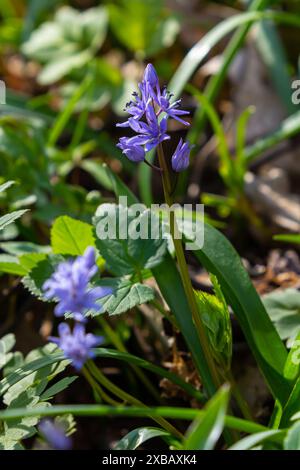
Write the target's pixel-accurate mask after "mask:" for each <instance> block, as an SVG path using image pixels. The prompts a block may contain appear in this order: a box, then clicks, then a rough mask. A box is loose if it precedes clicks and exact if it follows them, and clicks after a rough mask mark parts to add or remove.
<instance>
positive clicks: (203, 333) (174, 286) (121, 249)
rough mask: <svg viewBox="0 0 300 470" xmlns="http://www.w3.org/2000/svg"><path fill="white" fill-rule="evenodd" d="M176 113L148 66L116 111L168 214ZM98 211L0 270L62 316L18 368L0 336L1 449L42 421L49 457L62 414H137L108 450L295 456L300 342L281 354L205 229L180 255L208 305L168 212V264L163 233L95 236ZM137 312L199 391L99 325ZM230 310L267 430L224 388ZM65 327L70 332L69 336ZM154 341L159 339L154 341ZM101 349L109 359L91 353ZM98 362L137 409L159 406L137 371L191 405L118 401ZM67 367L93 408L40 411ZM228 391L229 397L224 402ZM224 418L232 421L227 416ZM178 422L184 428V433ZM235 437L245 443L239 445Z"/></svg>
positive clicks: (130, 149)
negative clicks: (262, 395) (120, 368)
mask: <svg viewBox="0 0 300 470" xmlns="http://www.w3.org/2000/svg"><path fill="white" fill-rule="evenodd" d="M179 106H180V101H175V102H172V97H171V95H170V94H169V93H168V92H167V90H166V89H163V90H161V88H160V85H159V81H158V77H157V74H156V71H155V69H154V68H153V66H152V65H148V66H147V68H146V70H145V73H144V77H143V81H142V82H141V83H140V85H139V94H135V95H134V97H133V100H132V101H131V102H130V103H128V105H127V108H126V109H127V111H128V113H129V115H130V117H129V119H128V120H127V121H126V122H124V123H123V124H121V126H122V127H129V128H130V129H131V130H132V131H133V132H134V135H132V136H130V137H122V138H121V139H120V142H119V144H118V145H119V147H120V148H121V149H122V152H123V154H124V156H126V158H128V159H130V160H131V161H133V162H136V163H139V162H146V163H147V152H149V151H152V150H154V149H156V150H157V155H158V166H154V165H152V163H151V165H152V167H153V169H154V170H155V171H157V172H158V173H159V174H160V175H161V178H162V184H163V190H164V196H165V202H166V204H167V205H168V206H169V207H170V208H171V207H172V203H173V194H174V184H173V182H174V181H176V174H177V173H178V172H181V171H183V170H185V169H186V168H187V166H188V165H189V151H190V146H189V144H188V143H186V142H183V141H182V140H180V141H179V142H178V145H177V148H176V150H175V152H174V154H173V155H172V156H167V155H165V154H164V149H163V142H164V141H165V140H168V139H170V136H169V134H168V129H167V124H168V120H169V119H175V120H178V121H179V122H181V123H182V124H183V125H188V123H187V122H186V121H185V120H184V119H183V117H184V116H186V115H187V114H188V113H187V112H186V111H184V110H181V109H180V107H179ZM149 164H150V163H149ZM110 177H111V179H112V181H113V190H114V192H115V194H116V197H120V196H125V195H126V196H127V198H128V201H129V203H130V204H129V205H131V206H133V205H134V204H135V203H138V200H137V197H136V196H135V195H134V194H133V193H132V192H131V191H130V189H129V188H127V187H126V185H125V184H124V183H123V182H122V181H121V180H119V179H118V177H117V176H116V175H114V174H112V173H111V174H110ZM0 191H1V187H0ZM103 206H104V208H105V209H107V210H108V216H107V217H108V219H107V220H108V223H109V222H110V220H111V221H113V220H115V219H116V217H115V215H116V213H117V212H119V215H121V216H122V217H123V216H127V219H129V221H130V222H133V223H134V224H135V226H138V225H139V223H140V222H141V221H144V219H145V217H144V216H145V213H146V212H149V210H147V211H145V213H141V214H140V215H139V216H136V215H134V214H132V213H130V207H129V208H128V209H127V208H125V207H121V208H120V206H117V205H116V204H102V205H101V206H100V209H101V208H103ZM100 213H101V211H97V212H96V214H95V218H94V220H93V225H90V224H87V223H84V222H81V221H79V220H75V219H72V218H71V217H68V216H62V217H59V218H58V219H56V221H55V222H54V224H53V226H52V229H51V247H49V249H47V251H45V250H41V249H39V248H40V247H38V246H31V251H30V252H22V253H20V254H18V256H15V257H14V259H13V260H10V268H11V269H12V268H14V269H15V270H16V271H17V270H18V271H17V273H19V274H20V275H22V276H23V284H24V285H25V287H27V288H28V289H29V290H30V291H31V292H32V293H33V294H34V295H37V296H38V297H39V298H40V299H42V300H44V301H49V300H50V301H54V302H56V306H55V309H54V313H55V315H56V316H57V317H58V318H61V317H65V321H63V322H61V323H60V324H59V325H58V333H59V336H58V337H53V336H51V337H50V338H49V340H50V343H49V344H47V345H46V347H45V348H43V349H42V351H40V352H35V354H34V357H33V358H26V360H25V361H21V362H20V361H19V362H18V361H17V357H16V356H14V354H17V353H11V352H10V349H11V347H12V345H13V342H12V341H11V338H10V337H4V338H3V339H2V341H1V342H0V367H1V366H2V364H4V365H5V368H4V378H3V379H2V380H1V382H0V395H1V396H3V397H4V398H3V403H4V405H6V407H7V408H6V409H4V410H2V411H0V420H1V424H2V426H1V429H2V431H1V433H0V447H1V446H2V448H20V447H21V441H22V440H23V439H26V438H27V437H30V436H32V435H33V434H34V433H35V432H36V428H35V427H34V426H36V424H37V423H38V420H39V419H41V422H40V426H39V428H38V429H40V434H41V435H42V436H44V438H45V439H46V440H47V442H48V443H50V444H51V443H52V444H51V445H52V446H53V447H57V448H62V447H66V448H67V447H69V446H70V442H69V440H68V439H65V437H64V435H63V434H62V432H61V428H60V429H58V428H57V426H56V424H57V423H56V422H52V421H51V420H50V421H43V420H44V419H49V417H51V416H53V417H56V419H58V417H60V415H67V416H69V415H70V414H72V415H80V416H133V417H134V416H139V417H145V418H150V419H152V420H153V421H155V422H156V423H157V424H158V425H159V427H156V428H153V427H147V426H146V427H143V428H137V429H133V430H131V431H130V432H129V434H128V435H127V436H125V437H124V438H123V439H121V440H120V441H119V442H118V444H117V445H116V447H115V448H116V449H135V448H137V447H138V446H139V445H141V444H142V443H143V442H145V441H147V440H148V439H151V438H152V437H161V438H162V439H163V440H164V441H165V442H166V443H167V444H168V445H169V446H171V447H172V448H176V449H193V450H195V449H199V450H201V449H203V450H210V449H213V448H215V447H216V446H218V445H219V444H218V441H219V439H220V438H221V435H222V436H223V437H222V439H223V440H222V441H221V442H222V444H224V441H225V442H226V444H227V448H228V447H229V448H230V449H233V450H240V449H251V448H253V447H255V448H268V449H281V448H284V449H291V448H295V446H296V447H297V445H298V444H297V443H298V442H299V439H296V436H297V435H299V421H297V420H299V417H300V415H299V412H300V406H299V402H300V401H299V390H300V379H299V372H300V367H299V362H298V361H296V362H295V353H296V352H297V351H296V349H295V348H296V347H298V348H299V346H297V345H298V342H299V340H300V337H298V338H297V339H296V342H295V347H294V348H292V350H291V352H290V353H289V354H287V351H286V348H285V346H284V344H283V342H282V341H281V339H280V337H279V335H278V333H277V331H276V330H275V328H274V326H273V324H272V322H271V321H270V318H269V317H268V315H267V312H266V310H265V308H264V305H263V303H262V302H261V299H260V298H259V296H258V294H257V292H256V290H255V289H254V287H253V285H252V283H251V281H250V279H249V277H248V274H247V272H246V271H245V269H244V267H243V265H242V263H241V260H240V258H239V256H238V254H237V253H236V251H235V250H234V248H233V247H232V246H231V244H230V243H229V241H228V240H227V239H226V238H225V237H224V236H223V235H222V234H221V233H220V232H218V231H217V230H216V229H214V228H213V227H211V226H210V225H208V224H204V244H203V245H201V246H199V249H198V248H196V250H195V251H193V253H191V254H193V255H194V257H195V258H196V260H197V261H198V262H200V263H201V265H202V266H203V267H204V268H205V269H206V270H207V271H208V272H209V273H210V275H211V280H212V285H213V291H214V295H211V294H207V293H204V292H201V291H195V290H194V289H193V287H192V283H191V279H190V276H189V272H188V267H187V263H186V259H185V253H184V250H183V246H182V241H181V238H180V237H178V236H177V233H178V231H179V229H178V227H177V220H176V218H175V213H174V212H172V211H170V217H169V225H170V227H169V229H170V233H171V235H172V238H173V245H174V251H175V255H176V260H174V259H173V258H172V256H171V254H170V253H168V245H167V242H166V239H165V238H164V237H163V234H162V236H161V238H158V239H151V238H143V237H141V238H134V237H131V238H130V233H129V230H128V232H126V230H125V232H126V234H127V237H121V236H119V235H117V236H116V237H115V238H109V237H108V238H105V239H104V238H101V237H97V234H98V231H97V224H98V222H99V217H100V216H99V214H100ZM110 217H111V218H110ZM122 217H120V219H122ZM5 221H6V219H5ZM119 221H120V220H119ZM180 230H181V231H182V232H183V236H184V237H185V238H186V239H189V234H190V231H189V229H188V227H186V225H185V224H183V225H182V227H180ZM34 248H35V249H34ZM104 270H105V272H107V273H109V275H110V277H108V278H105V277H102V276H101V277H100V271H102V272H103V271H104ZM149 277H152V278H153V281H154V280H155V282H152V283H151V285H149V283H146V282H145V280H146V279H149ZM157 287H158V288H159V291H160V294H161V296H162V297H163V299H164V303H163V302H161V298H160V296H159V294H158V289H157ZM146 303H147V304H148V305H149V307H150V308H151V309H152V310H153V312H155V315H160V314H161V315H163V316H164V317H165V319H166V321H169V322H170V323H171V325H172V328H174V329H175V330H179V331H180V333H181V334H182V337H183V338H184V340H185V343H186V346H187V348H188V351H189V352H190V354H191V357H192V359H193V364H194V366H195V370H196V372H197V373H198V376H199V377H200V379H201V389H200V387H198V388H195V387H194V386H192V385H191V383H189V381H188V380H186V379H185V378H182V377H180V376H179V375H177V374H175V373H174V372H171V371H169V370H168V369H167V368H164V367H160V366H158V365H156V364H153V363H150V362H149V361H147V360H145V359H144V358H140V357H138V356H134V355H132V354H130V353H129V352H128V351H127V349H126V345H125V344H124V339H123V338H122V336H121V335H119V334H118V331H117V329H116V330H114V329H113V328H112V326H111V324H110V322H109V321H107V319H106V317H105V316H104V314H108V316H111V315H115V316H116V315H119V314H121V313H125V312H128V311H131V313H133V314H139V315H140V314H141V309H140V306H141V305H142V304H146ZM166 305H167V306H168V308H167V307H166ZM229 306H230V307H231V309H232V311H233V313H234V315H235V316H236V318H237V321H238V322H239V324H240V327H241V329H242V330H243V333H244V336H245V339H246V341H247V343H248V345H249V348H250V349H251V352H252V354H253V357H254V358H255V360H256V361H257V364H258V366H259V368H260V370H261V372H262V375H263V377H264V379H265V382H266V384H267V386H268V388H269V390H270V392H271V393H272V396H273V398H274V403H275V405H274V412H273V416H272V419H271V422H270V423H269V424H268V426H263V425H261V424H258V423H257V422H256V421H255V419H254V418H253V417H252V416H251V412H250V411H249V409H248V406H247V404H246V403H245V401H244V399H243V397H242V396H241V394H240V392H239V390H238V388H237V386H236V384H235V380H234V377H233V374H232V371H231V358H232V331H231V323H230V317H229ZM90 317H95V319H96V320H97V321H98V322H99V326H100V328H101V330H102V332H101V335H103V337H102V336H97V335H96V334H93V333H87V332H86V323H87V320H88V318H90ZM139 318H140V317H139ZM68 322H73V325H72V328H71V326H70V325H69V323H68ZM74 323H75V324H74ZM120 323H121V321H120ZM91 326H92V325H90V326H89V327H91ZM157 335H158V337H159V336H160V332H157ZM8 336H9V335H8ZM104 341H107V342H109V343H110V344H112V345H113V346H114V348H115V349H107V348H103V347H99V345H100V344H103V342H104ZM53 343H54V344H53ZM57 346H58V347H57ZM97 346H98V347H97ZM100 358H109V359H110V360H111V359H114V360H119V361H123V362H126V363H127V364H128V365H129V367H130V368H131V372H132V373H133V374H134V376H135V377H136V378H138V379H139V381H140V382H141V383H142V384H143V385H144V386H146V388H147V391H148V392H149V394H148V398H147V399H145V402H146V401H147V403H148V402H149V401H150V395H151V397H152V398H151V399H152V400H155V402H154V403H155V405H156V404H157V403H159V404H161V396H160V395H161V394H160V393H159V391H158V389H157V387H156V386H155V383H154V382H153V380H152V378H151V380H150V378H149V376H148V375H147V372H145V371H150V372H151V373H152V374H155V375H156V376H159V377H163V378H164V379H168V380H169V381H170V382H171V383H172V384H175V385H176V386H177V387H180V388H181V389H182V390H183V391H184V392H185V394H186V397H189V398H190V399H193V404H194V405H193V407H185V408H179V407H169V406H168V407H165V406H155V407H151V406H148V404H146V403H144V402H143V401H141V400H140V399H139V398H137V397H136V396H134V395H136V393H134V395H132V394H131V393H130V392H131V388H130V384H129V381H128V386H127V387H126V391H125V390H124V389H123V388H121V387H120V386H118V385H116V384H115V383H114V382H113V381H112V380H110V379H109V378H108V377H107V376H106V375H105V374H104V373H103V371H102V370H101V363H100V361H99V359H100ZM70 364H71V365H72V366H73V367H74V368H75V371H77V372H78V373H80V374H82V376H83V377H84V378H85V379H86V380H87V382H88V383H89V384H90V386H91V387H92V390H93V392H94V397H95V400H96V404H89V405H85V404H79V405H78V404H74V405H66V406H56V405H52V406H49V404H50V403H49V401H50V400H51V399H52V398H53V396H55V394H56V393H58V392H59V391H61V390H63V389H64V388H66V387H67V386H71V382H72V381H73V380H74V377H65V378H64V379H62V380H61V381H58V382H56V383H55V384H54V385H52V384H51V386H50V387H49V388H47V387H48V383H49V382H50V381H51V380H53V378H54V377H55V375H57V374H58V373H60V372H62V371H63V370H64V368H65V367H66V366H67V365H70ZM143 369H144V370H145V371H144V370H143ZM66 379H67V380H66ZM45 388H46V390H45ZM128 389H129V391H127V390H128ZM230 391H232V395H233V397H234V401H232V402H231V403H230V400H229V399H230V396H229V394H230ZM135 392H136V389H135ZM24 395H25V396H26V398H27V399H26V400H24ZM24 403H25V405H24ZM151 403H153V401H152V402H151ZM196 403H197V404H198V406H195V404H196ZM236 405H238V407H237V406H236ZM233 411H234V412H237V413H238V416H237V417H236V416H234V414H233ZM241 415H242V418H241V417H240V416H241ZM33 417H35V419H33ZM61 418H65V416H63V417H61ZM173 419H178V420H180V422H179V424H178V423H176V424H175V422H174V423H173V422H170V421H169V420H173ZM184 420H186V421H192V424H191V425H190V426H184V424H182V423H183V421H184ZM294 420H295V423H294ZM32 423H33V424H32ZM45 423H46V424H45ZM25 424H26V425H27V427H26V432H25V434H24V426H25ZM63 429H65V426H64V427H63ZM66 429H68V426H67V427H66ZM20 430H23V431H22V433H20V432H21V431H20ZM239 432H242V433H246V434H249V435H248V436H246V437H243V438H242V439H240V435H239ZM297 433H298V434H297ZM67 437H68V434H67ZM22 445H23V443H22Z"/></svg>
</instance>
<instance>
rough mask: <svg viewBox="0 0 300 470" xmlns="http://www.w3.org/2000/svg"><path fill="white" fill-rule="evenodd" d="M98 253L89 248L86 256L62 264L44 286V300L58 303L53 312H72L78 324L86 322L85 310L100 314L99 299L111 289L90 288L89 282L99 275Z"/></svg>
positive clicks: (59, 313)
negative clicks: (96, 255) (96, 259)
mask: <svg viewBox="0 0 300 470" xmlns="http://www.w3.org/2000/svg"><path fill="white" fill-rule="evenodd" d="M97 271H98V268H97V265H96V261H95V250H94V248H93V247H88V248H87V249H86V251H85V253H84V255H83V256H78V257H77V258H76V259H75V260H70V261H65V262H63V263H60V264H59V265H58V266H57V268H56V270H55V272H54V273H53V274H52V276H51V278H50V279H48V280H47V281H46V282H45V283H44V285H43V290H44V291H45V297H46V298H47V299H53V300H58V304H57V305H56V307H55V310H54V313H55V315H56V316H58V317H61V316H63V315H64V314H65V313H72V314H73V317H74V319H75V320H76V321H85V317H84V313H85V311H86V310H90V309H92V310H95V311H101V309H102V306H101V305H100V304H99V303H96V301H97V300H98V299H101V298H102V297H104V296H106V295H108V294H110V293H111V292H112V289H110V288H108V287H95V288H91V287H89V281H90V280H91V279H92V277H93V276H94V275H95V274H96V273H97Z"/></svg>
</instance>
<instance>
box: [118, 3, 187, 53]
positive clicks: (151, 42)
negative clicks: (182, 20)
mask: <svg viewBox="0 0 300 470" xmlns="http://www.w3.org/2000/svg"><path fill="white" fill-rule="evenodd" d="M109 14H110V24H111V27H112V30H113V32H114V34H115V36H116V37H117V38H118V39H119V41H121V43H122V44H124V45H125V46H126V47H127V48H128V49H131V50H132V51H134V52H136V53H138V54H140V55H142V56H144V57H146V56H152V55H154V54H157V53H158V52H159V51H160V50H161V49H163V48H166V47H169V46H171V45H172V44H173V42H174V40H175V37H176V35H177V33H178V31H179V24H178V20H177V18H176V16H175V15H170V14H169V15H166V14H165V12H164V10H163V1H162V0H144V1H143V2H140V1H139V0H118V1H117V2H114V3H111V4H110V5H109ZM129 31H130V34H128V32H129Z"/></svg>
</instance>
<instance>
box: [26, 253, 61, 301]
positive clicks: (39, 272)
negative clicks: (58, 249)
mask: <svg viewBox="0 0 300 470" xmlns="http://www.w3.org/2000/svg"><path fill="white" fill-rule="evenodd" d="M62 260H63V259H62V258H61V257H60V256H53V255H52V256H51V255H50V256H49V257H48V258H47V259H44V260H42V261H39V262H38V263H37V264H36V265H35V266H34V267H33V268H32V269H31V271H30V272H29V273H28V274H27V275H26V276H24V277H23V279H22V283H23V285H24V286H25V287H26V289H28V290H29V292H30V293H31V294H32V295H34V296H36V297H38V298H39V299H41V300H44V301H47V299H46V298H45V297H44V293H43V289H42V288H43V285H44V283H45V282H46V281H47V279H49V278H50V277H51V276H52V274H53V272H54V270H55V267H56V266H57V264H58V263H59V262H61V261H62ZM48 301H49V300H48Z"/></svg>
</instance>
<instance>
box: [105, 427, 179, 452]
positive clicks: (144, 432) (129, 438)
mask: <svg viewBox="0 0 300 470" xmlns="http://www.w3.org/2000/svg"><path fill="white" fill-rule="evenodd" d="M160 436H170V434H169V433H168V432H167V431H164V430H163V429H159V428H150V427H147V428H137V429H134V430H133V431H130V432H129V433H128V434H126V436H124V437H122V439H121V440H120V441H119V442H118V443H117V444H116V445H115V447H114V450H135V449H137V448H138V447H139V446H140V445H141V444H143V443H144V442H146V441H149V439H153V438H154V437H160Z"/></svg>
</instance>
